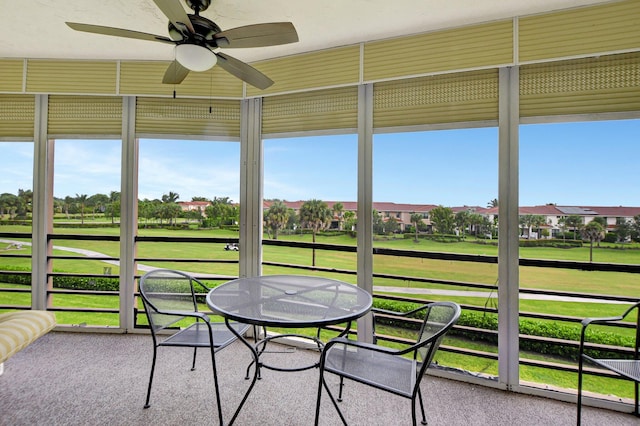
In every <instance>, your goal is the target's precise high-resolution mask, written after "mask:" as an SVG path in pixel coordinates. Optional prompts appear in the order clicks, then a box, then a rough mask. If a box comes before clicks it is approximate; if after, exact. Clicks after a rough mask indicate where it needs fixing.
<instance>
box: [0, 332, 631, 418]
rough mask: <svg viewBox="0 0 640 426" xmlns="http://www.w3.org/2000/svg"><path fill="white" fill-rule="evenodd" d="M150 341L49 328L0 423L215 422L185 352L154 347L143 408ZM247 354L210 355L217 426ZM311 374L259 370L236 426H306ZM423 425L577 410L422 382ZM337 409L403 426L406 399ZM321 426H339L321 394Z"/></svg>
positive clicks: (384, 397)
mask: <svg viewBox="0 0 640 426" xmlns="http://www.w3.org/2000/svg"><path fill="white" fill-rule="evenodd" d="M151 354H152V344H151V337H150V336H144V335H118V334H95V333H69V332H67V333H65V332H52V333H49V334H48V335H46V336H44V337H42V338H40V339H39V340H38V341H36V342H35V343H34V344H32V345H31V346H29V347H27V348H26V349H24V350H22V351H21V352H19V353H17V354H16V355H14V356H13V357H12V358H10V359H9V360H8V361H6V363H5V372H4V374H3V375H2V376H0V425H3V426H4V425H7V426H9V425H11V426H14V425H15V426H18V425H109V426H115V425H202V424H217V418H218V417H217V411H216V407H215V399H214V395H213V385H212V380H211V378H212V376H211V368H210V365H211V363H210V360H209V358H208V356H207V355H206V352H204V351H202V352H200V353H199V358H198V367H197V369H196V370H195V371H193V372H192V371H190V366H191V365H190V356H191V350H189V349H174V348H160V351H159V355H158V362H157V368H156V376H155V381H154V387H153V390H152V394H151V407H150V408H148V409H143V408H142V407H143V404H144V398H145V395H146V389H147V383H148V379H149V370H150V366H151ZM269 356H271V357H273V358H280V359H279V360H276V359H273V361H280V362H283V363H285V364H286V365H291V364H292V363H294V362H304V361H305V360H306V361H313V359H314V358H315V357H317V353H314V352H312V351H306V350H298V351H297V352H296V353H295V354H270V355H269ZM250 360H251V356H250V354H249V351H248V350H247V348H246V347H244V346H243V345H242V344H241V343H240V342H235V343H234V344H232V345H231V346H229V347H228V348H226V349H224V350H223V351H221V352H219V353H218V356H217V358H216V362H217V363H218V368H219V380H220V385H221V387H222V392H221V397H222V404H223V414H224V419H225V422H228V421H229V420H230V419H231V416H232V414H233V412H234V410H235V407H236V406H237V405H238V403H239V402H240V400H241V398H242V395H243V394H244V391H245V390H246V388H247V386H248V384H249V382H248V381H245V380H244V372H245V368H246V366H247V364H248V362H249V361H250ZM317 374H318V372H317V370H316V369H312V370H308V371H304V372H298V373H284V372H276V371H263V375H262V376H263V378H262V380H260V381H259V382H257V384H256V386H255V388H254V390H253V392H252V393H251V395H250V396H249V399H248V400H247V403H246V405H245V407H244V408H243V410H242V411H241V413H240V415H239V417H238V419H237V421H236V423H235V424H237V425H278V426H281V425H312V424H313V419H314V410H315V401H316V393H317V383H318V376H317ZM422 388H423V395H424V397H425V401H426V406H427V407H426V408H427V410H428V413H427V416H428V420H429V424H430V425H432V426H439V425H464V426H471V425H483V426H484V425H519V426H529V425H531V426H534V425H545V426H551V425H572V424H575V404H571V403H564V402H559V401H555V400H550V399H545V398H536V397H531V396H526V395H520V394H515V393H510V392H504V391H500V390H495V389H490V388H485V387H480V386H475V385H472V384H468V383H462V382H457V381H453V380H447V379H441V378H435V377H431V376H429V377H426V378H425V379H424V380H423V382H422ZM342 406H343V412H344V413H345V416H346V417H347V419H348V420H349V423H350V424H351V425H409V424H411V414H410V401H409V400H407V399H404V398H400V397H396V396H393V395H391V394H388V393H382V392H378V391H375V390H371V389H370V388H367V387H364V386H361V385H358V384H355V383H352V382H350V383H349V384H348V386H347V387H346V389H345V398H344V402H343V403H342ZM321 416H322V417H321V422H320V424H321V425H339V424H341V423H340V420H339V418H338V416H337V414H336V413H335V411H334V409H333V407H332V406H331V403H330V401H329V398H328V397H326V394H325V395H324V396H323V400H322V410H321ZM583 424H584V425H587V426H588V425H598V426H602V425H616V426H625V425H636V426H637V425H639V424H640V421H638V419H637V418H635V417H633V416H632V415H629V414H622V413H617V412H611V411H608V410H599V409H594V408H590V407H585V409H584V413H583Z"/></svg>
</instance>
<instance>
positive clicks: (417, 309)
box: [371, 304, 429, 317]
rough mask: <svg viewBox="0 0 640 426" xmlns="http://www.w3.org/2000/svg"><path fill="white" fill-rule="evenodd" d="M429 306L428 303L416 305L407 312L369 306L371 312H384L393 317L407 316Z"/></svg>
mask: <svg viewBox="0 0 640 426" xmlns="http://www.w3.org/2000/svg"><path fill="white" fill-rule="evenodd" d="M428 307H429V305H427V304H425V305H422V306H420V307H417V308H416V309H413V310H411V311H407V312H399V311H391V310H388V309H381V308H371V312H373V314H374V315H375V314H385V315H393V316H395V317H407V316H409V315H411V314H415V313H416V312H420V311H422V310H424V309H427V308H428Z"/></svg>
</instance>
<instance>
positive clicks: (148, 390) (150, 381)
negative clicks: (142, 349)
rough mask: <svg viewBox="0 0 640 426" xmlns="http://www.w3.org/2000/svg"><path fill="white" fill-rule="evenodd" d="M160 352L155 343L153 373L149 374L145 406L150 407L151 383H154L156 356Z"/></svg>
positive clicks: (152, 362) (152, 363)
mask: <svg viewBox="0 0 640 426" xmlns="http://www.w3.org/2000/svg"><path fill="white" fill-rule="evenodd" d="M157 354H158V347H157V346H156V345H153V360H152V361H151V374H150V375H149V386H148V387H147V400H146V401H145V403H144V408H149V406H150V404H149V398H150V397H151V384H152V383H153V373H154V372H155V369H156V356H157Z"/></svg>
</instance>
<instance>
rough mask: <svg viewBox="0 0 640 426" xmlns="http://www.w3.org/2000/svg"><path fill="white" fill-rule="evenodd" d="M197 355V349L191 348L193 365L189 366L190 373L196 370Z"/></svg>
mask: <svg viewBox="0 0 640 426" xmlns="http://www.w3.org/2000/svg"><path fill="white" fill-rule="evenodd" d="M197 353H198V348H193V364H191V371H193V370H195V369H196V354H197Z"/></svg>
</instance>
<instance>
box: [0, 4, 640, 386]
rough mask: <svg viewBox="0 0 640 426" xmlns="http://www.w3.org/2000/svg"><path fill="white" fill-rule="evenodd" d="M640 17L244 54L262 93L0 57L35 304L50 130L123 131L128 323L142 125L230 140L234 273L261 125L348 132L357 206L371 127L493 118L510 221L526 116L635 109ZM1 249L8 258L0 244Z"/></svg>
mask: <svg viewBox="0 0 640 426" xmlns="http://www.w3.org/2000/svg"><path fill="white" fill-rule="evenodd" d="M638 21H640V3H638V2H637V1H618V2H611V3H606V4H603V5H598V6H593V7H585V8H578V9H571V10H567V11H559V12H553V13H549V14H542V15H536V16H529V17H516V18H513V19H507V20H503V21H500V22H490V23H486V24H482V25H474V26H469V27H463V28H456V29H449V30H444V31H437V32H430V33H425V34H419V35H414V36H411V37H403V38H396V39H390V40H381V41H374V42H365V43H362V44H359V45H356V46H345V47H341V48H337V49H329V50H326V51H321V52H313V53H308V54H302V55H296V56H292V57H286V58H278V59H274V60H269V61H263V62H259V63H257V64H254V65H255V66H256V67H257V68H258V69H260V70H261V71H263V72H265V73H267V74H269V75H270V76H271V78H273V79H274V80H275V81H276V82H277V84H275V85H274V86H273V87H272V88H270V89H268V90H267V91H264V92H260V91H257V90H256V89H253V88H251V87H246V86H244V85H243V84H241V83H239V81H238V80H237V79H233V78H230V77H229V76H228V75H227V74H226V73H224V72H222V71H221V70H219V69H216V68H214V69H213V70H211V71H208V72H204V73H190V75H189V76H188V77H187V79H186V80H185V82H184V83H183V84H181V85H179V86H177V87H167V86H163V85H162V84H161V83H160V81H161V75H162V72H163V70H164V69H165V68H166V63H160V62H157V63H156V62H135V61H65V60H40V59H30V58H27V59H25V60H0V73H1V74H2V75H3V78H2V81H0V140H2V141H33V143H34V160H33V161H34V163H33V164H34V171H33V174H34V179H33V193H34V197H33V210H32V213H33V218H34V223H33V236H32V244H33V248H32V253H31V258H32V271H31V277H32V290H31V305H30V306H31V307H33V308H38V309H44V308H50V307H51V295H52V294H51V291H52V279H53V277H54V276H55V271H54V270H53V268H52V263H51V262H52V260H53V258H54V256H55V255H54V254H53V247H52V243H51V240H52V235H53V229H52V223H53V222H52V221H53V220H52V217H51V211H52V209H51V204H52V194H51V190H52V185H53V178H52V176H51V173H50V172H51V170H52V167H53V166H52V165H53V158H54V156H53V152H54V146H53V145H54V144H53V141H54V140H55V139H63V138H68V139H89V140H90V139H97V138H99V139H113V138H115V139H118V140H120V141H121V148H122V151H121V167H122V171H121V176H122V177H121V188H120V193H121V198H120V205H121V211H120V215H121V218H120V227H119V229H118V232H117V234H114V235H110V236H108V238H107V236H103V237H104V238H105V239H106V240H109V241H112V242H115V243H116V244H117V245H118V248H117V252H118V253H117V255H115V253H114V255H113V256H112V257H113V260H118V261H119V262H120V264H119V270H118V273H117V274H114V275H117V279H118V281H119V289H118V298H117V303H116V305H117V306H112V307H110V308H108V309H109V310H110V312H111V313H114V314H116V315H117V318H118V321H117V323H118V325H117V329H118V330H120V331H126V330H130V329H133V328H134V322H135V321H136V319H135V318H136V316H135V314H134V311H135V310H136V309H137V305H136V303H137V302H136V301H135V299H134V295H135V285H136V284H135V280H136V276H137V274H138V271H137V269H136V259H137V258H139V257H140V256H139V255H138V252H137V251H138V243H139V241H138V239H137V227H138V211H137V198H138V193H137V179H138V178H137V170H138V162H139V161H140V159H139V140H140V139H141V138H150V139H153V138H167V139H180V138H181V139H197V140H210V141H213V140H215V141H230V142H236V143H238V142H239V144H240V161H239V163H240V164H238V165H237V168H238V170H239V180H240V196H239V199H240V204H241V205H242V206H243V209H244V210H243V211H241V212H240V217H239V228H240V230H239V243H240V245H241V247H244V248H245V251H244V253H240V255H239V258H238V270H239V272H238V274H239V275H242V274H245V275H246V274H252V273H260V272H261V268H262V260H263V259H262V251H261V250H262V248H261V247H262V237H263V236H262V227H263V222H262V206H263V199H262V198H263V196H262V184H263V182H262V175H261V173H262V171H263V166H264V165H263V163H262V161H263V155H262V151H261V150H262V142H263V139H275V138H287V137H299V136H302V135H305V136H317V135H329V134H341V135H355V136H356V137H357V144H358V150H357V161H356V162H355V164H354V167H357V188H358V189H357V200H354V201H357V203H358V217H362V218H365V217H370V216H371V211H372V203H373V195H372V194H373V191H374V188H373V185H372V180H373V172H372V170H371V169H372V162H373V153H372V150H373V140H374V134H393V133H404V132H417V131H431V130H451V129H453V130H455V129H480V128H489V129H492V130H491V132H492V137H495V148H496V155H497V157H498V161H497V164H498V166H497V168H498V170H497V171H496V175H497V178H498V182H497V184H496V186H497V190H498V193H499V194H500V197H499V198H500V204H499V213H498V214H499V216H500V217H503V218H510V219H513V218H514V215H515V218H516V219H515V222H517V210H518V184H519V183H518V143H519V136H518V127H519V125H520V124H522V123H545V122H561V121H578V120H583V121H591V120H602V119H609V120H610V119H638V118H640V30H639V29H638V26H637V24H636V23H637V22H638ZM487 46H488V47H487ZM387 52H394V53H393V55H394V58H393V60H389V58H388V57H387V56H386V54H387ZM451 52H455V54H451ZM382 59H384V60H382ZM390 63H394V64H397V63H401V64H402V66H389V64H390ZM174 90H175V93H174ZM496 130H497V131H496ZM87 143H90V142H87ZM169 155H170V154H169ZM399 167H403V166H402V165H399ZM367 220H368V219H367ZM505 222H506V221H505ZM364 225H365V226H362V228H361V229H362V231H361V232H359V234H358V240H357V259H358V260H357V262H356V263H357V278H358V279H357V282H358V285H360V286H362V287H364V288H366V289H367V290H369V291H372V289H373V286H374V281H375V279H374V267H373V251H374V250H373V245H372V244H373V243H372V240H373V238H372V235H371V227H370V226H366V225H367V222H366V221H365V223H364ZM369 225H370V224H369ZM0 231H1V230H0ZM518 232H519V228H518V225H517V223H510V224H504V225H502V223H501V228H500V236H499V240H498V253H497V255H496V259H497V263H498V265H499V266H498V269H497V274H498V277H497V281H498V284H497V286H498V288H499V290H500V297H501V300H500V301H499V302H498V304H497V306H496V308H495V313H496V314H497V316H498V318H499V319H498V325H499V332H498V347H497V354H496V355H495V360H496V362H497V364H498V367H497V368H498V374H497V376H498V379H497V380H496V381H495V382H494V384H493V385H494V386H499V387H502V388H507V389H517V388H518V387H519V386H521V380H520V376H519V372H518V370H519V355H520V352H519V348H518V342H519V338H518V320H519V318H518V316H519V314H518V313H519V310H518V289H519V276H518V273H519V256H518V248H517V241H518ZM10 234H11V233H5V234H3V237H6V238H8V237H10V236H11V235H10ZM214 243H220V241H214ZM0 259H1V260H2V263H1V264H6V262H7V260H6V259H7V257H5V256H3V257H0ZM192 260H193V259H192ZM0 292H2V290H1V289H0ZM7 307H11V306H4V307H3V306H0V308H7ZM22 307H24V306H22ZM105 309H107V308H105ZM362 326H363V327H366V325H364V324H363V325H362ZM469 380H473V379H469ZM479 382H483V381H482V380H479ZM483 383H484V382H483ZM540 392H541V393H543V391H540Z"/></svg>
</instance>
